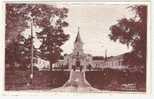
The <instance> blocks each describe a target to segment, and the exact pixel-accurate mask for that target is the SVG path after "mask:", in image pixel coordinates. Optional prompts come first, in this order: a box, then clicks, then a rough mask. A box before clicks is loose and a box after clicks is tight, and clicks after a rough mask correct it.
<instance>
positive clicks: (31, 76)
mask: <svg viewBox="0 0 154 99" xmlns="http://www.w3.org/2000/svg"><path fill="white" fill-rule="evenodd" d="M31 43H32V44H31V74H30V79H31V81H30V83H31V84H32V82H33V61H34V59H33V53H34V52H33V50H34V48H33V18H31Z"/></svg>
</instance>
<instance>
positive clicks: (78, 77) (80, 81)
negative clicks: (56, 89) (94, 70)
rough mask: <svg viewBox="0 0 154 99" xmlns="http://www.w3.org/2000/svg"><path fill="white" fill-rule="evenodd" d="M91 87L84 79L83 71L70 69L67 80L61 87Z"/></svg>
mask: <svg viewBox="0 0 154 99" xmlns="http://www.w3.org/2000/svg"><path fill="white" fill-rule="evenodd" d="M69 86H71V87H83V88H85V87H91V85H90V84H89V83H88V82H87V80H86V79H85V72H80V71H71V72H70V77H69V80H68V81H67V82H66V83H65V84H64V86H63V87H69Z"/></svg>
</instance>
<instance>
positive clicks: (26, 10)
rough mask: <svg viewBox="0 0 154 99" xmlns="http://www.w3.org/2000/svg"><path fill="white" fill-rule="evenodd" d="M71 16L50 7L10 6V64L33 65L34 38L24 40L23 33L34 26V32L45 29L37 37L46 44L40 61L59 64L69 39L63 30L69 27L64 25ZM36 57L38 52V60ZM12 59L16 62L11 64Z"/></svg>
mask: <svg viewBox="0 0 154 99" xmlns="http://www.w3.org/2000/svg"><path fill="white" fill-rule="evenodd" d="M67 13H68V9H67V8H57V7H56V6H53V5H47V4H16V3H8V4H6V27H5V28H6V31H5V32H6V62H7V63H14V62H15V61H16V62H18V63H19V64H25V65H28V64H29V63H30V58H31V57H30V54H31V46H32V43H33V42H32V36H30V37H29V38H28V39H26V38H25V37H23V36H22V32H23V31H25V30H26V29H30V28H31V27H30V26H29V23H33V24H32V25H33V28H36V27H38V28H40V29H41V32H39V33H37V36H38V37H37V38H38V39H39V40H40V41H42V42H41V46H40V50H41V55H40V57H42V58H45V59H47V60H49V61H50V62H51V63H53V62H55V61H56V60H57V59H58V58H59V56H60V53H61V51H62V49H61V48H60V47H61V45H63V44H64V42H65V41H66V40H67V39H68V35H66V34H65V33H64V31H63V27H66V26H68V23H67V22H66V21H64V19H65V18H66V17H67ZM34 34H35V33H34ZM21 43H22V44H21ZM33 47H34V46H33ZM46 48H47V49H46ZM36 53H37V52H36V49H35V48H34V56H35V55H36ZM9 56H14V59H12V60H10V59H9V58H10V57H9ZM8 61H9V62H8Z"/></svg>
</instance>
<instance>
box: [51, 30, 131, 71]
mask: <svg viewBox="0 0 154 99" xmlns="http://www.w3.org/2000/svg"><path fill="white" fill-rule="evenodd" d="M83 45H84V44H83V41H82V39H81V36H80V31H79V29H78V33H77V36H76V39H75V41H74V49H73V52H72V53H71V54H68V55H64V58H63V59H61V60H58V62H56V63H55V64H54V65H53V69H56V68H63V67H65V69H67V70H80V71H87V70H88V68H89V67H90V68H93V69H96V68H97V69H104V68H112V69H126V68H128V67H127V66H124V65H123V64H122V62H123V55H119V56H113V57H107V56H106V57H105V58H103V59H95V58H94V57H93V56H92V55H91V54H87V53H84V50H83Z"/></svg>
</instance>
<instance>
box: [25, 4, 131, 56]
mask: <svg viewBox="0 0 154 99" xmlns="http://www.w3.org/2000/svg"><path fill="white" fill-rule="evenodd" d="M128 6H130V5H124V4H123V5H118V4H114V5H111V4H108V5H107V4H105V5H103V4H99V5H94V4H89V5H86V4H82V5H60V6H59V7H66V8H68V9H69V13H68V18H67V19H66V21H67V22H68V23H69V26H68V27H66V28H65V29H64V31H65V33H66V34H70V39H69V40H68V41H66V43H65V44H64V45H63V46H62V49H63V54H65V53H67V54H70V53H71V52H72V51H73V43H74V40H75V38H76V36H77V32H78V27H80V36H81V39H82V41H83V43H84V52H85V53H88V54H92V55H94V56H104V55H105V50H107V55H108V56H116V55H120V54H123V53H126V52H129V51H131V47H129V48H128V47H127V46H126V45H123V44H121V43H119V42H113V41H111V40H110V39H109V37H108V35H109V34H110V30H109V28H110V26H112V25H114V24H116V23H117V20H118V19H121V18H124V17H127V18H130V17H133V13H132V11H130V9H128V8H127V7H128ZM35 30H36V31H40V30H41V29H39V28H35ZM23 33H24V34H25V35H27V36H28V33H30V29H27V30H26V31H24V32H23ZM34 45H36V46H37V47H38V46H39V45H40V43H39V40H37V39H35V40H34Z"/></svg>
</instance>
